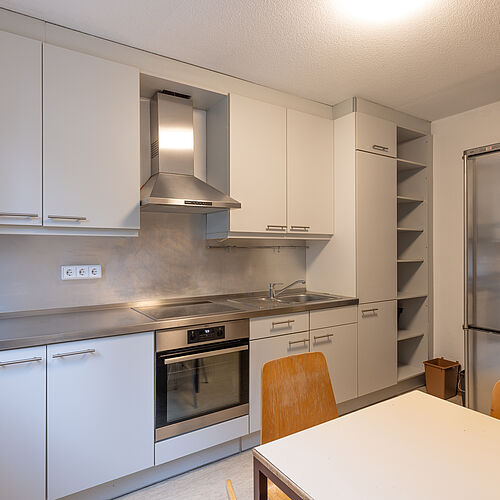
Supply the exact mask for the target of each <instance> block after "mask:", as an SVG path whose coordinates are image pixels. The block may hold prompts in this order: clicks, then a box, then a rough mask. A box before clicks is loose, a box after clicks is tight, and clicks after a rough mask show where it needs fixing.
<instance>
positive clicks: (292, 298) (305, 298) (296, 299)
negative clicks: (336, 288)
mask: <svg viewBox="0 0 500 500" xmlns="http://www.w3.org/2000/svg"><path fill="white" fill-rule="evenodd" d="M340 298H341V297H337V296H336V295H321V294H316V293H300V294H296V295H283V296H282V297H279V298H278V300H279V301H280V302H286V303H287V304H306V303H307V302H318V301H326V300H335V299H340Z"/></svg>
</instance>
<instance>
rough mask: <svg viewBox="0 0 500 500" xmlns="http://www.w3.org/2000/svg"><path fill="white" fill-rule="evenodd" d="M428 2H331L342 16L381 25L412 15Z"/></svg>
mask: <svg viewBox="0 0 500 500" xmlns="http://www.w3.org/2000/svg"><path fill="white" fill-rule="evenodd" d="M428 2H429V0H333V5H334V6H335V7H336V8H337V9H338V10H339V11H340V12H342V13H343V14H344V15H346V16H348V17H350V18H352V19H357V20H361V21H363V22H367V23H383V22H390V21H395V20H398V19H402V18H404V17H407V16H409V15H410V14H413V13H414V12H415V11H417V10H418V9H420V8H422V7H423V6H424V5H425V4H427V3H428Z"/></svg>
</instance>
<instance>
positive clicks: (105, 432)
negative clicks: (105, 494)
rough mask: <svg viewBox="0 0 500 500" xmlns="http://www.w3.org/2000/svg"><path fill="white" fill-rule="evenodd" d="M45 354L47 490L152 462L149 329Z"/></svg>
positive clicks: (71, 488) (55, 493)
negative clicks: (145, 331) (144, 331)
mask: <svg viewBox="0 0 500 500" xmlns="http://www.w3.org/2000/svg"><path fill="white" fill-rule="evenodd" d="M47 360H48V362H47V474H48V476H47V480H48V485H47V486H48V498H49V499H50V500H51V499H55V498H60V497H64V496H66V495H70V494H72V493H75V492H77V491H81V490H85V489H87V488H91V487H93V486H96V485H98V484H102V483H105V482H107V481H111V480H113V479H117V478H119V477H122V476H126V475H128V474H131V473H133V472H137V471H139V470H142V469H146V468H148V467H152V466H153V465H154V334H153V332H147V333H139V334H133V335H123V336H118V337H108V338H101V339H93V340H85V341H78V342H68V343H64V344H54V345H50V346H48V347H47ZM25 397H26V395H25V394H23V398H25ZM26 498H27V497H26Z"/></svg>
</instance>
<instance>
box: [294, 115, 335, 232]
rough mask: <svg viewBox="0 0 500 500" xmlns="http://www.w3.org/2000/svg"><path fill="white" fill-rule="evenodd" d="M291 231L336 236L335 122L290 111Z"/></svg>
mask: <svg viewBox="0 0 500 500" xmlns="http://www.w3.org/2000/svg"><path fill="white" fill-rule="evenodd" d="M287 187H288V196H287V205H288V231H289V232H290V233H292V234H294V235H295V234H304V233H306V234H332V233H333V120H329V119H327V118H321V117H319V116H314V115H310V114H307V113H301V112H300V111H295V110H293V109H289V110H287Z"/></svg>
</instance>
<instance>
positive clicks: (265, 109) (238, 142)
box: [229, 94, 287, 233]
mask: <svg viewBox="0 0 500 500" xmlns="http://www.w3.org/2000/svg"><path fill="white" fill-rule="evenodd" d="M229 128H230V131H229V158H230V180H229V182H230V194H231V196H232V197H233V198H235V199H236V200H238V201H239V202H240V203H241V209H238V210H232V211H231V212H230V231H233V232H250V233H252V232H253V233H285V232H286V226H287V223H286V108H283V107H281V106H275V105H273V104H268V103H265V102H261V101H256V100H254V99H249V98H248V97H242V96H239V95H235V94H231V96H230V100H229Z"/></svg>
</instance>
